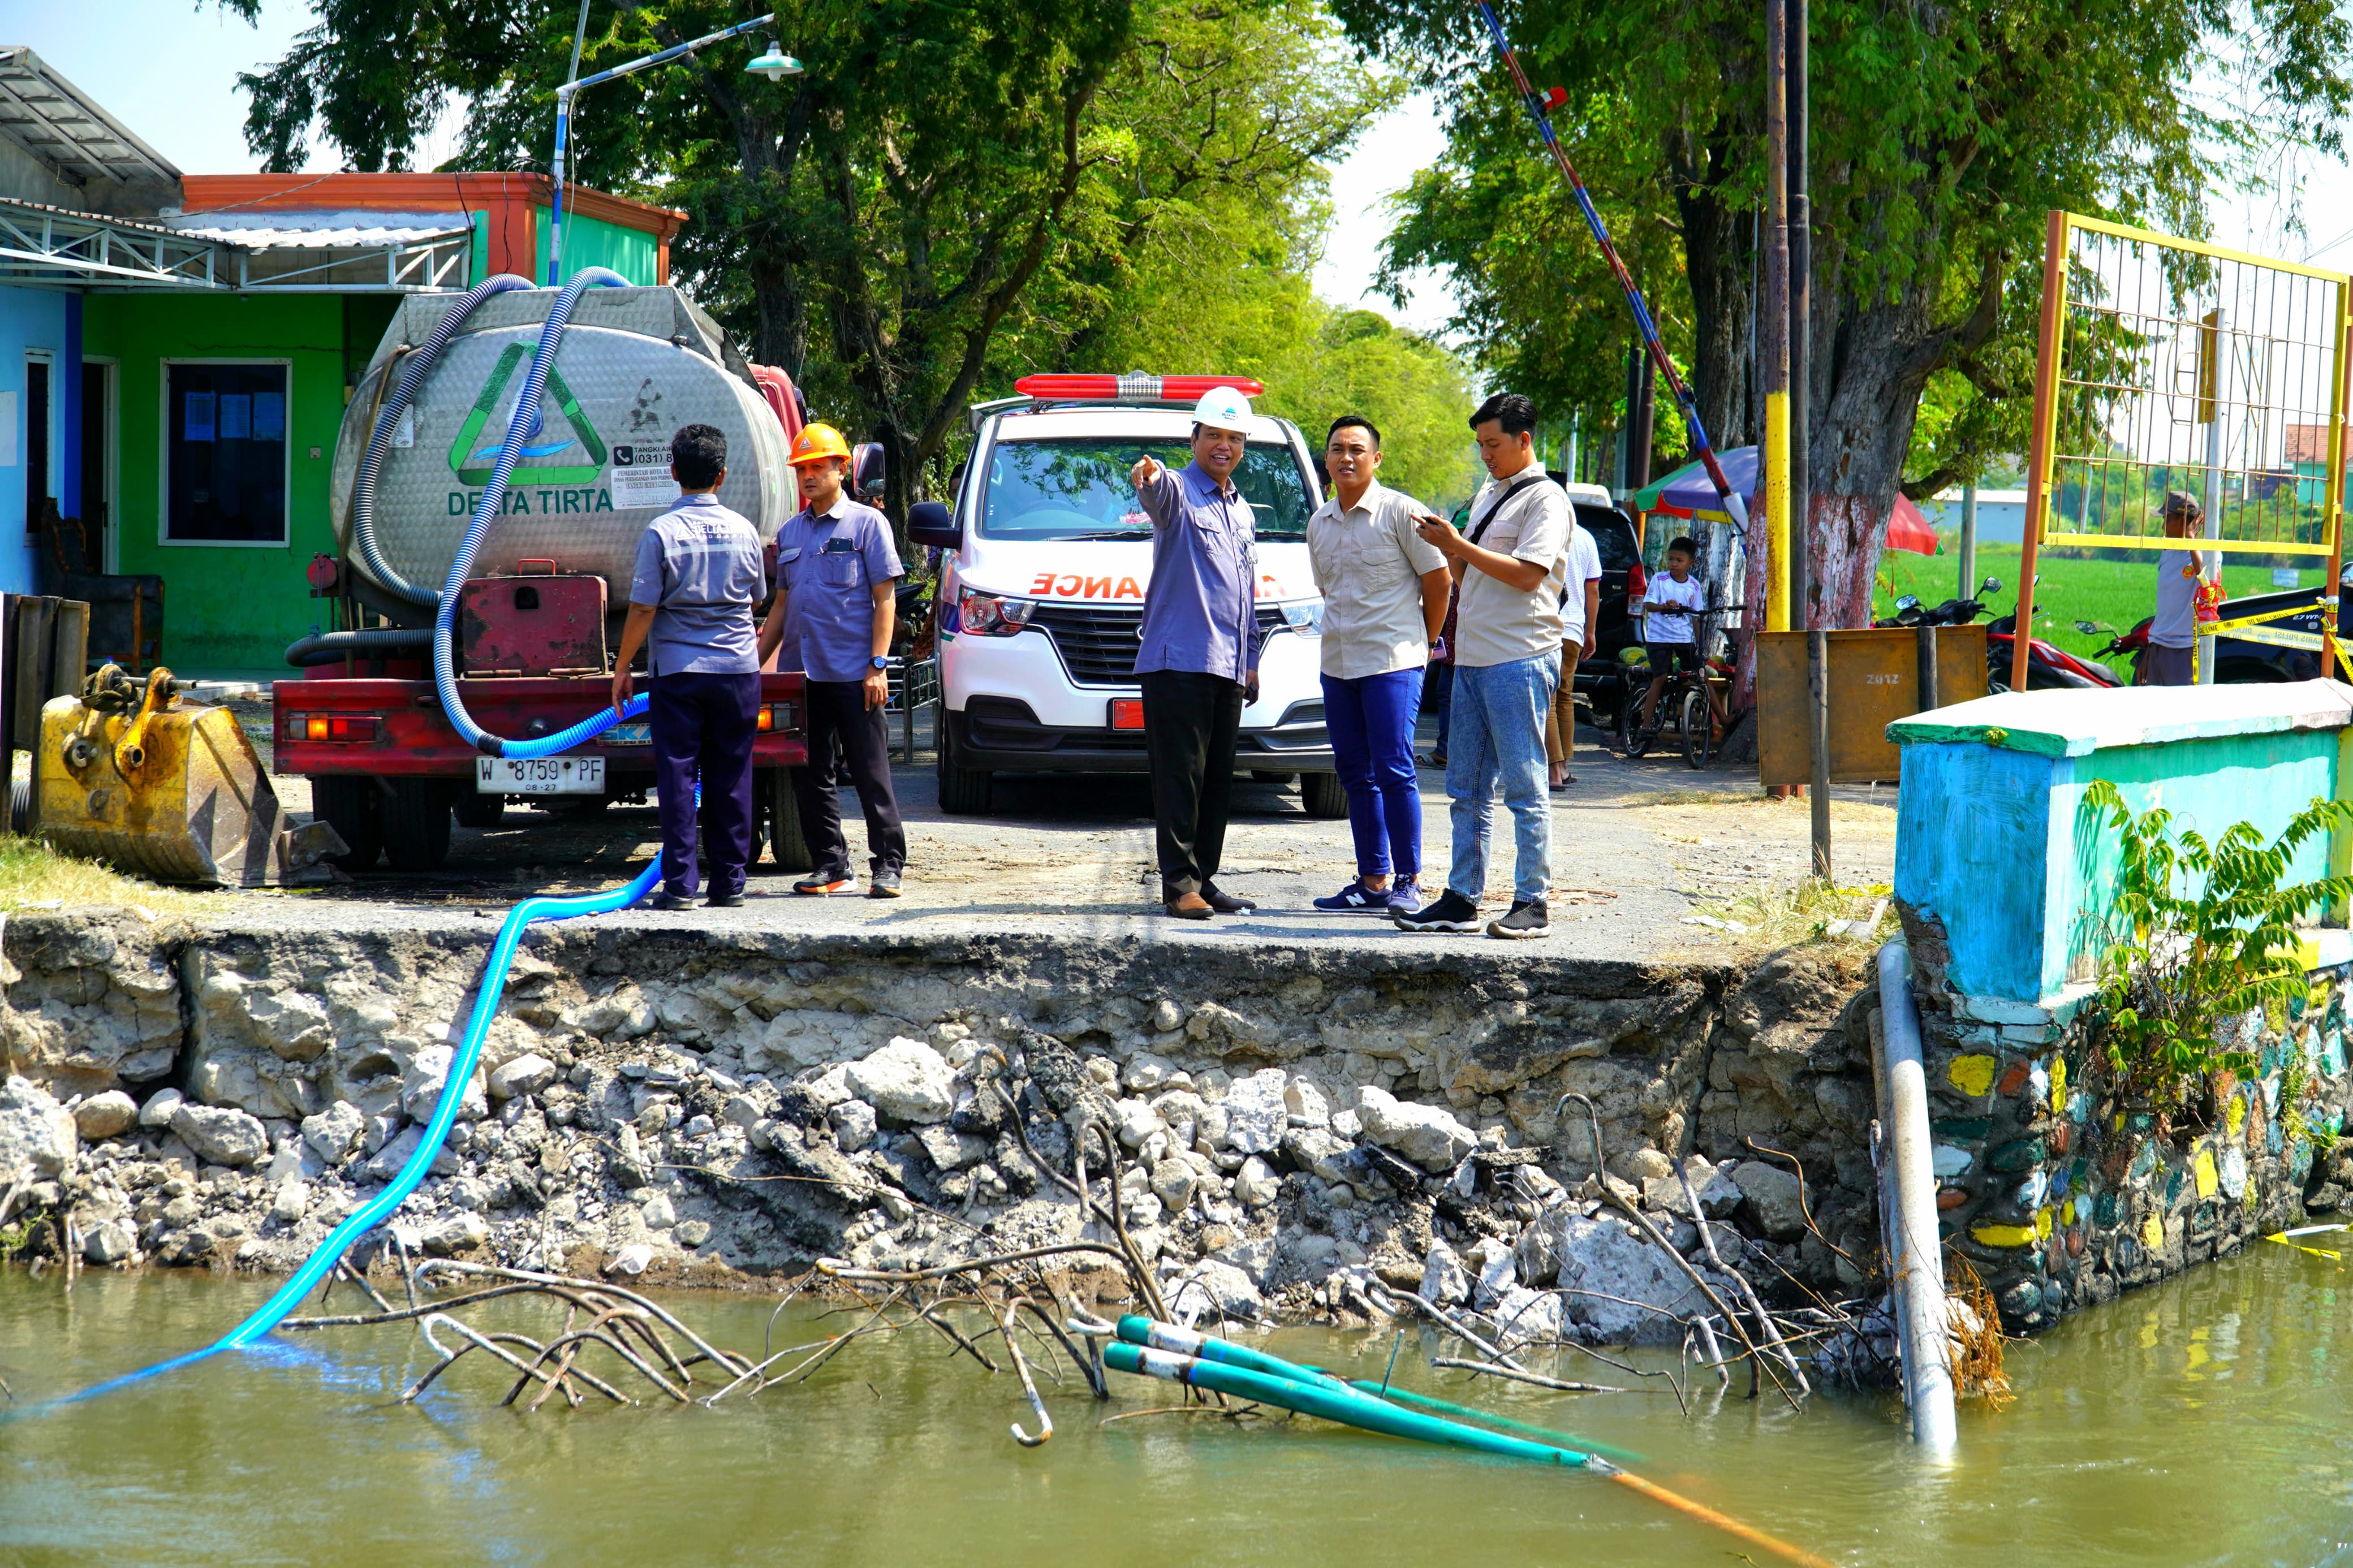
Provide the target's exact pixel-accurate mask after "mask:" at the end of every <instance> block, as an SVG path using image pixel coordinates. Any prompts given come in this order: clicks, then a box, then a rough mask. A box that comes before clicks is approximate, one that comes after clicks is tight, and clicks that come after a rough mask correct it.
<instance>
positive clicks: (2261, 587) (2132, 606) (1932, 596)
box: [1872, 542, 2327, 680]
mask: <svg viewBox="0 0 2353 1568" xmlns="http://www.w3.org/2000/svg"><path fill="white" fill-rule="evenodd" d="M1954 548H1955V547H1954V546H1953V544H1952V543H1950V542H1947V544H1946V546H1945V553H1944V554H1942V555H1914V554H1912V553H1910V552H1906V551H1900V550H1891V551H1888V552H1886V553H1885V554H1883V556H1881V557H1880V563H1879V584H1878V588H1877V591H1876V592H1875V593H1874V594H1873V595H1872V614H1873V616H1887V615H1892V614H1893V613H1894V607H1895V601H1896V599H1897V598H1898V597H1899V596H1900V595H1905V594H1916V595H1919V596H1920V602H1921V603H1922V604H1924V605H1940V604H1942V603H1944V601H1946V600H1947V599H1949V598H1952V597H1953V596H1954V595H1956V594H1957V592H1958V591H1959V588H1960V559H1959V557H1958V556H1957V555H1956V554H1955V553H1954ZM2018 555H2019V547H2018V546H2017V545H2015V544H1980V545H1978V559H1977V575H1978V580H1979V581H1983V580H1984V579H1985V578H1987V577H1999V578H2000V579H2001V591H2000V593H1998V594H1989V595H1986V618H1987V619H1988V620H1991V619H1992V618H1993V617H1994V616H2000V615H2007V614H2008V613H2010V610H2012V609H2013V608H2015V607H2016V605H2017V601H2018ZM2040 564H2041V566H2042V584H2041V586H2040V587H2038V588H2037V589H2036V591H2035V595H2034V629H2035V635H2036V636H2038V637H2042V639H2043V640H2044V641H2045V642H2049V643H2054V644H2056V645H2057V646H2058V647H2063V648H2065V649H2066V650H2067V651H2068V652H2070V653H2072V654H2075V655H2077V656H2078V657H2085V656H2089V655H2091V654H2094V653H2096V652H2098V651H2099V650H2100V649H2101V648H2102V647H2105V646H2106V645H2107V641H2108V634H2106V633H2105V632H2103V633H2102V634H2100V635H2099V636H2097V637H2085V636H2084V635H2083V634H2082V633H2080V632H2078V631H2077V630H2076V629H2075V623H2076V622H2077V621H2079V620H2084V621H2093V622H2096V623H2100V624H2104V625H2106V626H2113V627H2114V628H2116V630H2117V631H2120V632H2122V631H2130V630H2131V629H2132V626H2133V624H2134V623H2135V622H2136V621H2138V620H2139V619H2140V618H2141V617H2142V616H2146V615H2147V614H2148V613H2149V612H2150V611H2151V610H2153V609H2155V608H2156V607H2157V557H2156V556H2154V555H2151V556H2149V557H2148V558H2147V560H2143V561H2076V560H2069V559H2065V558H2063V557H2062V558H2059V559H2052V558H2051V557H2048V556H2046V557H2044V558H2043V560H2042V562H2041V563H2040ZM2326 578H2327V569H2326V568H2325V567H2318V566H2313V567H2306V568H2304V569H2302V570H2300V571H2298V572H2297V574H2296V583H2297V585H2298V586H2300V587H2304V588H2317V587H2319V586H2320V584H2321V583H2322V582H2323V581H2324V580H2325V579H2326ZM2222 587H2223V589H2224V591H2225V592H2226V593H2227V594H2228V595H2230V598H2232V599H2244V598H2251V597H2253V595H2258V594H2272V593H2284V592H2285V591H2286V584H2280V585H2279V586H2277V587H2274V585H2273V584H2272V568H2271V567H2269V566H2267V565H2266V566H2237V565H2232V564H2230V563H2228V562H2227V561H2226V562H2225V563H2224V564H2223V567H2222ZM2223 613H2224V615H2225V616H2227V615H2228V614H2229V613H2230V607H2229V603H2228V601H2227V600H2226V601H2225V603H2224V605H2223ZM2109 668H2112V669H2114V670H2115V671H2116V676H2117V678H2118V679H2123V680H2130V679H2132V661H2131V660H2130V659H2128V658H2117V659H2112V660H2110V661H2109Z"/></svg>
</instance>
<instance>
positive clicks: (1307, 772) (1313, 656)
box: [907, 375, 1348, 817]
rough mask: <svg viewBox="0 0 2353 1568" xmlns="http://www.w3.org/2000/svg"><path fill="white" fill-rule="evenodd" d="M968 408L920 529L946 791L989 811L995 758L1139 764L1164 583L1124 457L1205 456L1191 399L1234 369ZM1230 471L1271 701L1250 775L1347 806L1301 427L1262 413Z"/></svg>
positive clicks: (1245, 748)
mask: <svg viewBox="0 0 2353 1568" xmlns="http://www.w3.org/2000/svg"><path fill="white" fill-rule="evenodd" d="M1015 385H1016V386H1017V387H1018V389H1019V390H1020V391H1021V392H1022V394H1023V395H1021V396H1019V397H1014V398H1008V399H1004V400H1002V401H1000V402H996V403H986V404H980V405H976V406H975V407H974V409H973V411H972V426H973V448H972V457H971V459H970V461H969V462H967V463H966V464H965V468H964V471H963V475H962V478H961V480H960V482H959V483H958V485H957V489H956V495H955V510H954V511H953V512H952V513H951V512H950V511H949V510H948V509H947V508H946V507H944V506H942V505H940V504H939V503H937V502H926V503H923V504H922V505H919V506H917V507H915V508H914V509H913V510H912V511H911V513H910V515H909V520H908V521H909V527H908V531H907V532H908V537H909V538H910V539H911V540H912V541H913V542H915V543H917V544H923V545H932V546H935V547H937V548H939V549H940V550H941V551H942V552H944V553H943V558H942V561H941V572H940V592H939V602H940V619H939V660H940V698H941V705H940V719H939V735H938V741H937V744H936V747H935V750H936V752H937V753H938V757H939V792H940V806H941V808H942V809H943V810H945V811H952V812H982V811H987V809H988V804H989V789H990V783H991V779H992V776H993V775H994V774H996V773H1143V772H1145V771H1146V767H1147V764H1146V761H1145V745H1144V704H1143V692H1142V688H1141V687H1140V686H1139V684H1138V683H1137V681H1136V678H1135V673H1134V669H1135V651H1136V647H1137V646H1138V643H1139V641H1140V639H1141V636H1142V632H1143V626H1144V596H1145V589H1146V588H1147V586H1148V585H1149V584H1150V583H1151V581H1152V521H1151V520H1150V519H1149V518H1147V517H1145V515H1144V513H1143V511H1142V510H1141V509H1140V508H1139V507H1138V505H1137V502H1136V497H1135V487H1134V484H1133V483H1131V482H1130V480H1129V478H1128V474H1129V470H1130V469H1131V468H1134V465H1135V462H1136V459H1137V458H1142V457H1145V456H1146V455H1149V456H1151V457H1154V458H1158V459H1159V460H1160V461H1161V462H1163V463H1165V464H1166V465H1167V466H1168V467H1170V468H1182V467H1183V466H1184V465H1185V464H1187V463H1188V462H1190V461H1191V460H1192V457H1191V453H1190V450H1189V448H1188V442H1189V437H1190V435H1191V431H1192V415H1191V408H1192V405H1193V402H1194V400H1195V399H1196V398H1198V396H1199V395H1201V394H1202V393H1204V392H1206V391H1208V389H1209V388H1210V387H1213V386H1232V387H1235V388H1237V389H1238V390H1240V391H1242V392H1243V393H1244V394H1245V395H1250V394H1254V393H1255V392H1256V391H1257V390H1258V388H1257V387H1256V385H1255V384H1251V383H1246V382H1243V381H1240V380H1237V379H1232V378H1224V377H1210V376H1184V377H1177V376H1170V377H1167V378H1165V379H1163V378H1160V377H1155V376H1145V375H1124V376H1113V375H1100V376H1093V375H1052V376H1030V377H1026V378H1024V379H1023V380H1021V381H1019V382H1017V383H1016V384H1015ZM1248 435H1249V446H1248V447H1247V448H1246V450H1245V452H1244V454H1243V458H1242V465H1241V467H1240V468H1239V469H1237V470H1236V471H1235V475H1234V482H1235V483H1236V485H1237V486H1238V487H1239V488H1240V490H1241V492H1242V495H1243V496H1244V498H1245V499H1247V500H1249V502H1250V509H1251V510H1252V511H1254V512H1255V513H1256V514H1257V519H1258V625H1259V633H1260V637H1261V644H1260V652H1259V694H1258V700H1257V701H1255V702H1253V703H1251V704H1250V705H1249V706H1248V707H1247V708H1245V709H1243V710H1242V723H1241V734H1240V740H1239V742H1238V743H1237V744H1236V747H1235V752H1234V771H1235V773H1236V774H1237V775H1247V776H1249V777H1250V778H1254V779H1260V780H1269V781H1288V780H1290V779H1293V778H1296V779H1298V780H1299V783H1300V793H1301V795H1302V797H1303V800H1304V802H1305V804H1306V808H1307V811H1308V814H1309V815H1310V816H1323V817H1337V816H1346V815H1347V809H1348V805H1347V796H1346V795H1345V793H1344V792H1343V791H1342V790H1341V788H1340V781H1339V779H1338V778H1337V776H1336V775H1335V773H1333V762H1332V742H1331V737H1330V736H1329V734H1328V733H1327V732H1326V731H1325V730H1324V689H1323V683H1322V680H1321V677H1320V671H1319V664H1318V654H1319V653H1320V651H1321V649H1320V644H1319V639H1320V637H1321V636H1322V630H1323V616H1324V600H1323V597H1322V595H1320V594H1318V593H1317V591H1316V587H1315V580H1314V575H1313V574H1312V573H1311V572H1310V571H1309V570H1308V565H1307V519H1308V516H1309V514H1310V513H1312V512H1313V511H1314V510H1315V508H1316V506H1317V505H1318V504H1319V500H1320V496H1321V493H1322V492H1321V491H1320V489H1318V487H1317V483H1316V479H1315V468H1314V462H1313V460H1312V459H1311V458H1310V457H1309V454H1308V449H1307V443H1306V442H1305V441H1304V440H1303V439H1302V438H1301V437H1300V434H1299V429H1298V427H1297V426H1294V425H1293V424H1292V423H1291V422H1290V421H1288V420H1284V419H1271V418H1264V417H1259V418H1253V419H1252V420H1251V421H1250V429H1249V432H1248Z"/></svg>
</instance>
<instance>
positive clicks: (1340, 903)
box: [1315, 878, 1389, 912]
mask: <svg viewBox="0 0 2353 1568" xmlns="http://www.w3.org/2000/svg"><path fill="white" fill-rule="evenodd" d="M1315 907H1316V908H1317V909H1319V910H1333V911H1335V912H1339V911H1345V910H1360V911H1361V910H1374V911H1377V912H1378V911H1386V910H1388V907H1389V896H1388V893H1387V892H1378V893H1377V892H1375V891H1373V890H1372V889H1370V888H1367V887H1366V886H1365V883H1364V879H1362V878H1358V879H1356V880H1355V881H1353V882H1351V883H1349V884H1348V885H1347V886H1346V887H1345V888H1343V889H1340V890H1339V891H1338V892H1336V893H1335V894H1333V895H1332V896H1331V897H1330V898H1328V899H1318V900H1315Z"/></svg>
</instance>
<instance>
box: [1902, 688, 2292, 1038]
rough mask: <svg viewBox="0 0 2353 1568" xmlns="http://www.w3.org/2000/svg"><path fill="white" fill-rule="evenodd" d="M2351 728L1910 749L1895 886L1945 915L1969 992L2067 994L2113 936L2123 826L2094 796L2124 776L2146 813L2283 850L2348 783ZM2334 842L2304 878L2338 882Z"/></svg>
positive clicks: (1963, 987) (2131, 797) (1957, 980)
mask: <svg viewBox="0 0 2353 1568" xmlns="http://www.w3.org/2000/svg"><path fill="white" fill-rule="evenodd" d="M2095 779H2107V780H2109V781H2111V782H2113V783H2114V784H2116V787H2117V789H2118V790H2119V791H2120V792H2121V793H2122V795H2123V796H2124V798H2125V801H2126V805H2129V806H2130V807H2131V808H2132V809H2133V810H2134V811H2136V812H2140V811H2146V810H2147V809H2149V808H2150V807H2151V806H2155V805H2162V806H2164V807H2165V808H2166V809H2167V810H2168V811H2170V812H2171V813H2172V814H2173V817H2174V826H2175V828H2176V829H2177V831H2178V830H2180V829H2192V830H2195V831H2196V832H2198V833H2200V835H2202V836H2203V837H2205V838H2206V839H2207V840H2208V841H2209V842H2210V843H2211V841H2212V840H2213V839H2215V838H2217V837H2220V836H2221V834H2222V833H2223V832H2224V831H2226V830H2227V829H2229V828H2230V827H2232V826H2233V825H2235V824H2237V823H2241V822H2246V823H2250V824H2252V825H2253V826H2254V828H2255V830H2256V831H2257V832H2258V833H2259V834H2261V835H2262V836H2263V841H2264V842H2265V843H2269V842H2270V841H2271V840H2272V839H2273V838H2274V837H2276V836H2277V835H2278V833H2279V832H2280V830H2281V829H2282V828H2284V827H2285V826H2287V824H2288V822H2289V821H2290V820H2291V819H2293V818H2294V817H2295V815H2296V814H2297V813H2298V812H2300V811H2302V810H2304V808H2305V807H2306V806H2307V805H2310V804H2311V803H2312V801H2313V799H2314V798H2315V797H2316V796H2321V797H2326V796H2328V795H2333V794H2334V793H2335V790H2336V779H2337V731H2334V730H2301V731H2284V732H2274V733H2269V734H2256V735H2220V736H2211V737H2203V738H2200V739H2195V740H2186V741H2177V742H2169V743H2167V744H2163V745H2145V746H2118V747H2111V748H2106V749H2103V750H2100V751H2096V752H2090V753H2088V754H2086V755H2084V756H2079V757H2051V756H2045V755H2042V754H2039V753H2035V752H2018V751H2011V750H2009V749H2007V748H2005V747H2000V746H1993V745H1988V744H1985V743H1982V742H1915V743H1912V744H1909V745H1906V746H1905V749H1904V778H1903V783H1902V784H1901V785H1900V786H1899V788H1898V793H1897V797H1896V840H1895V891H1896V895H1897V897H1899V898H1901V899H1903V900H1905V902H1906V903H1908V904H1910V905H1912V906H1913V907H1914V908H1915V909H1918V910H1933V911H1934V912H1935V913H1936V916H1937V917H1938V918H1939V919H1940V920H1941V921H1943V922H1944V926H1945V931H1946V935H1947V939H1948V941H1949V942H1950V943H1951V947H1952V965H1951V969H1950V972H1949V973H1950V974H1951V980H1952V984H1953V986H1954V987H1955V989H1957V990H1959V991H1962V992H1965V993H1967V994H1971V995H1978V996H2003V997H2010V998H2011V999H2014V1000H2018V1001H2035V1000H2039V999H2041V998H2042V997H2045V996H2049V995H2052V994H2054V993H2056V992H2058V991H2059V990H2061V989H2062V988H2063V987H2064V986H2065V985H2066V984H2068V981H2069V978H2070V972H2071V970H2073V971H2074V972H2075V977H2076V978H2078V979H2081V978H2085V977H2086V970H2085V965H2084V963H2081V962H2079V961H2084V960H2088V959H2089V958H2091V957H2092V956H2094V955H2095V954H2096V953H2097V952H2098V951H2099V949H2100V947H2101V945H2102V943H2103V935H2102V931H2103V927H2102V921H2103V917H2104V914H2105V910H2107V908H2108V906H2109V903H2110V901H2111V900H2112V899H2113V897H2114V892H2115V887H2116V865H2117V857H2116V835H2115V830H2114V829H2113V828H2112V827H2110V826H2108V824H2107V823H2106V821H2105V818H2104V817H2103V816H2101V814H2099V813H2098V812H2096V811H2094V810H2093V809H2092V808H2091V807H2090V806H2089V805H2087V804H2086V803H2085V800H2084V795H2085V792H2086V791H2087V790H2088V789H2089V788H2090V786H2091V784H2092V783H2093V781H2094V780H2095ZM2327 869H2328V841H2327V836H2326V835H2318V836H2316V837H2313V838H2312V839H2311V840H2309V841H2307V842H2306V845H2305V846H2304V847H2303V848H2302V850H2301V851H2299V852H2298V854H2297V856H2296V858H2295V861H2294V862H2293V863H2292V869H2291V871H2290V874H2289V877H2288V880H2290V881H2304V880H2309V879H2314V878H2317V877H2321V876H2325V875H2327Z"/></svg>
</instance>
